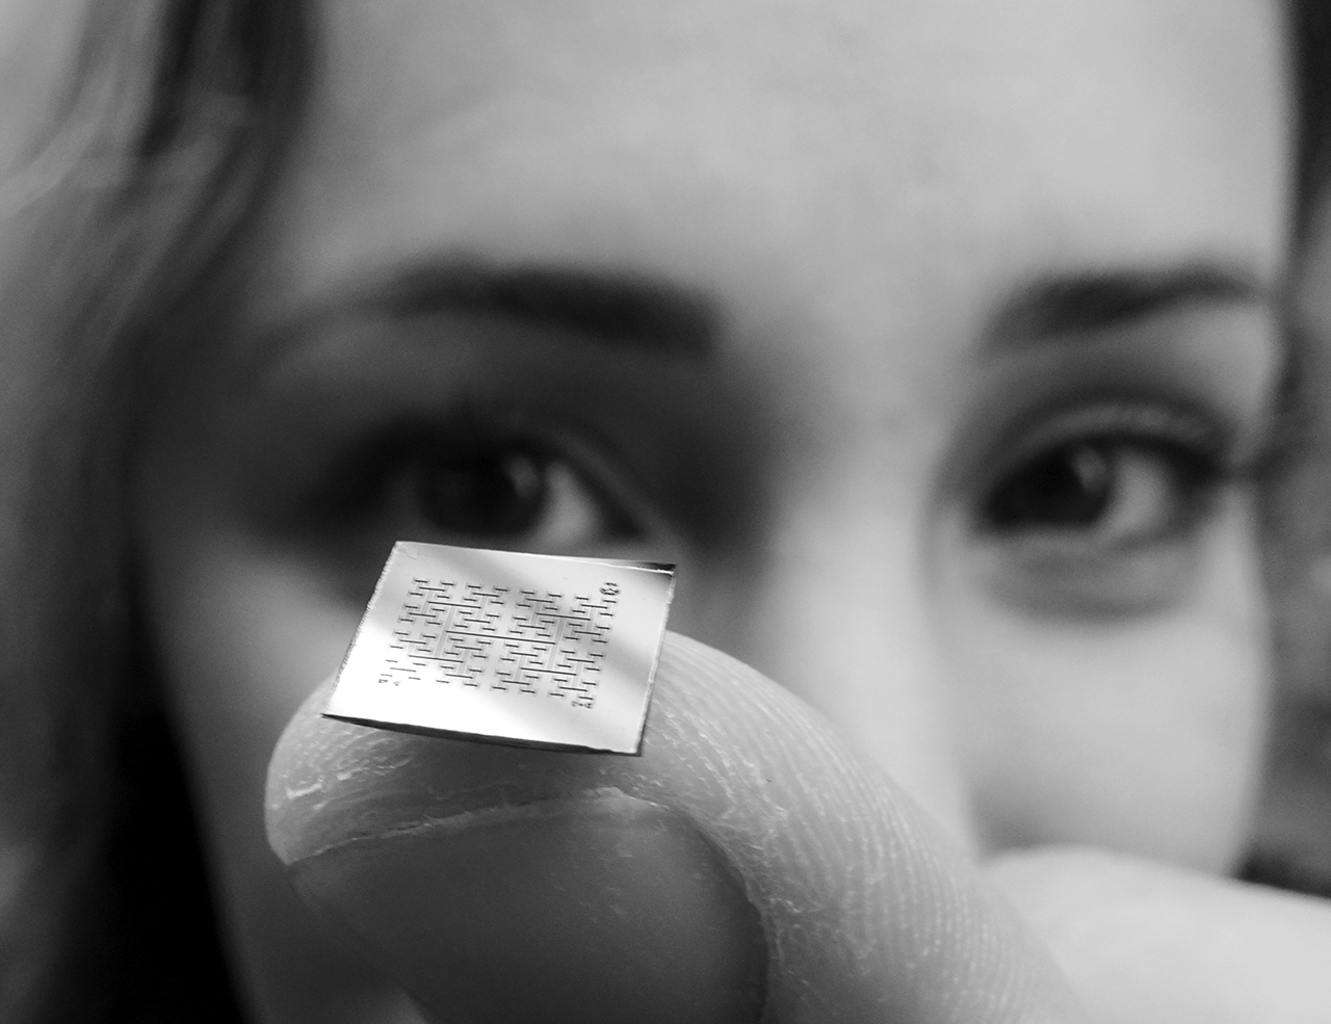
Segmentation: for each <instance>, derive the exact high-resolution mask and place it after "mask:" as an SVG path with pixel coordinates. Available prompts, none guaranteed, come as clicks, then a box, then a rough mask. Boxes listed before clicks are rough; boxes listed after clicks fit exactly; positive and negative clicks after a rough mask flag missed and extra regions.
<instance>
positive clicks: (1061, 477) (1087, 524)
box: [981, 438, 1210, 549]
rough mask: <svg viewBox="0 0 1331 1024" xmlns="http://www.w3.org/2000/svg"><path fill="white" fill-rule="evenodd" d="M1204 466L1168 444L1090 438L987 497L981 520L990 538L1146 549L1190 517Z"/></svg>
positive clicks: (1030, 466)
mask: <svg viewBox="0 0 1331 1024" xmlns="http://www.w3.org/2000/svg"><path fill="white" fill-rule="evenodd" d="M1209 476H1210V474H1209V472H1208V467H1207V466H1205V465H1204V464H1203V463H1202V461H1201V460H1200V459H1199V457H1198V456H1197V455H1196V454H1194V453H1190V452H1187V451H1183V450H1179V449H1177V448H1174V447H1172V446H1167V445H1162V444H1158V443H1157V444H1150V443H1146V442H1142V441H1139V440H1131V439H1126V440H1125V439H1113V438H1096V439H1089V440H1081V441H1075V442H1072V443H1069V444H1065V445H1061V446H1059V447H1056V448H1054V449H1052V450H1050V451H1046V452H1042V453H1040V454H1038V455H1036V456H1035V457H1033V458H1031V459H1030V460H1029V461H1027V462H1026V463H1024V464H1022V465H1020V466H1018V467H1017V468H1016V469H1014V470H1013V471H1011V472H1010V473H1009V474H1008V475H1007V476H1006V477H1005V478H1004V479H1002V480H1001V481H1000V482H999V483H998V485H997V486H996V487H995V488H994V489H993V490H992V491H991V493H990V494H989V496H988V498H987V500H986V501H985V503H984V505H983V509H982V512H981V522H982V524H983V527H984V528H985V529H986V530H987V531H989V532H991V533H994V534H1000V535H1006V536H1008V537H1020V536H1025V537H1027V538H1028V539H1032V540H1039V539H1044V540H1047V541H1050V542H1055V543H1064V544H1066V543H1069V542H1071V543H1081V544H1085V545H1087V546H1091V547H1094V548H1097V549H1112V548H1126V547H1129V546H1133V545H1140V544H1149V543H1151V542H1152V541H1153V540H1159V539H1162V538H1165V537H1168V536H1170V535H1171V534H1176V533H1178V532H1179V531H1180V530H1183V529H1186V528H1187V526H1188V525H1189V524H1190V523H1191V522H1192V521H1193V520H1194V519H1195V518H1196V514H1197V512H1198V511H1199V502H1200V501H1201V500H1202V499H1203V498H1204V496H1205V494H1206V493H1207V491H1208V482H1209Z"/></svg>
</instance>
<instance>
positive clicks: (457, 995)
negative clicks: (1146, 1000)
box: [269, 635, 1076, 1024]
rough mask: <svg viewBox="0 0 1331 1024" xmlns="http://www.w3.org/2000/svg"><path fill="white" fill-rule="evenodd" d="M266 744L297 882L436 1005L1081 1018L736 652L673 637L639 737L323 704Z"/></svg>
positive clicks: (969, 877)
mask: <svg viewBox="0 0 1331 1024" xmlns="http://www.w3.org/2000/svg"><path fill="white" fill-rule="evenodd" d="M319 706H320V698H319V697H318V696H316V697H315V698H314V699H313V700H312V701H311V702H309V703H308V704H307V705H306V707H305V708H304V709H303V710H302V712H301V713H300V714H298V715H297V717H296V718H295V719H294V720H293V722H292V724H291V726H290V727H289V729H288V731H287V733H286V735H285V736H284V737H283V739H282V741H281V742H280V743H279V745H278V749H277V752H276V754H275V756H274V760H273V765H272V769H271V772H270V783H269V831H270V837H271V840H272V843H273V846H274V848H275V850H276V851H277V852H278V854H279V856H281V858H282V859H283V860H284V861H285V862H286V863H287V864H288V865H290V871H291V875H292V878H293V879H294V881H295V884H296V886H297V887H298V889H299V890H300V891H301V892H302V893H303V894H304V895H305V897H306V898H307V899H308V900H309V901H310V902H311V903H312V904H313V905H315V906H316V907H317V908H318V909H319V910H320V912H321V913H323V914H324V915H326V916H327V917H329V918H330V919H332V920H334V921H336V922H338V923H339V925H340V926H342V927H345V928H346V929H347V930H349V931H350V932H351V933H352V934H354V935H355V936H356V937H357V938H358V940H359V942H360V944H361V946H362V948H364V949H365V950H366V952H367V955H369V956H370V957H372V958H373V959H375V960H376V961H377V962H378V963H379V964H380V965H381V966H383V967H384V968H385V969H387V970H388V971H389V972H390V973H391V974H393V975H394V976H395V977H396V978H397V979H398V980H399V981H400V982H401V983H402V984H403V985H404V986H405V987H406V988H407V990H408V991H409V992H411V993H412V994H413V996H415V997H416V998H417V999H418V1000H419V1001H420V1002H421V1003H422V1005H424V1006H426V1007H428V1008H429V1009H430V1010H431V1011H433V1012H434V1013H435V1014H437V1015H438V1016H439V1017H440V1019H446V1020H463V1021H467V1020H477V1021H481V1020H485V1021H493V1020H503V1021H529V1020H530V1021H537V1020H539V1021H560V1020H580V1021H585V1020H598V1021H618V1020H624V1021H630V1020H631V1021H657V1020H661V1021H665V1020H671V1021H678V1020H690V1021H708V1020H717V1021H721V1020H724V1021H739V1020H758V1019H760V1016H761V1019H764V1020H768V1021H777V1022H782V1024H795V1022H805V1021H810V1022H811V1021H819V1022H824V1021H829V1020H837V1021H848V1022H854V1021H875V1022H881V1021H885V1020H892V1021H902V1022H918V1024H935V1022H945V1021H946V1022H954V1021H955V1022H960V1021H967V1022H970V1021H986V1022H1004V1021H1017V1020H1021V1021H1045V1020H1048V1021H1055V1020H1057V1021H1063V1020H1073V1019H1076V1018H1075V1015H1074V1011H1073V1009H1072V1007H1071V1002H1070V1000H1069V998H1068V996H1067V994H1066V991H1065V989H1064V987H1063V985H1062V983H1061V981H1060V979H1058V978H1057V977H1056V975H1055V973H1054V971H1053V970H1052V969H1051V967H1050V965H1049V964H1048V963H1047V961H1046V960H1045V959H1044V958H1043V956H1042V954H1041V953H1040V952H1039V951H1038V950H1037V949H1036V948H1035V946H1034V944H1033V943H1032V942H1031V941H1030V940H1029V939H1028V937H1027V936H1026V935H1025V934H1024V933H1023V932H1022V931H1021V930H1020V929H1019V928H1018V927H1017V926H1016V925H1015V924H1014V918H1013V917H1012V915H1010V914H1008V913H1007V912H1006V911H1005V910H1004V908H1003V907H1002V906H1001V905H999V904H998V903H997V902H996V901H995V900H994V899H993V898H992V897H991V896H989V895H988V894H987V893H986V892H985V891H983V890H982V888H981V887H980V886H979V885H978V884H977V881H976V878H975V875H974V872H973V871H972V869H971V868H970V867H969V866H968V865H967V864H966V863H965V861H964V860H963V858H961V857H960V856H959V855H957V854H956V853H954V852H953V851H952V849H951V848H950V846H949V844H948V843H947V842H946V841H945V840H944V839H943V838H942V837H941V836H940V835H939V834H938V832H937V830H936V829H935V828H934V827H933V826H932V825H931V824H930V823H929V822H928V821H927V819H926V818H925V817H924V816H923V815H922V814H921V813H920V812H918V811H917V810H915V809H914V808H913V807H912V805H911V804H910V803H909V801H908V800H906V799H905V798H904V797H903V796H902V795H901V793H900V792H899V791H898V790H896V789H895V788H894V787H893V786H892V785H891V784H890V783H888V782H887V781H886V780H885V779H883V778H882V777H881V776H879V775H878V774H876V773H875V772H874V771H872V770H871V769H869V768H867V767H866V766H865V765H863V764H861V763H859V762H858V761H857V760H856V759H854V758H852V757H851V756H849V755H848V754H847V752H846V751H845V750H843V749H842V746H841V745H840V744H839V742H838V741H837V739H836V738H835V737H834V736H833V735H832V733H831V732H830V730H829V729H828V728H827V727H826V726H825V725H824V724H822V723H821V721H819V720H817V719H815V717H814V716H813V715H812V713H810V712H809V711H808V710H807V709H806V708H805V707H804V706H802V705H801V704H799V703H798V702H797V701H796V700H795V699H794V698H792V697H791V696H790V695H789V694H787V693H786V692H785V691H783V690H781V689H780V688H779V687H777V686H775V685H774V684H772V683H771V682H769V681H768V680H766V679H764V678H763V677H761V676H759V675H758V674H757V673H755V672H753V671H752V670H751V669H749V668H747V667H746V666H744V665H742V664H740V663H738V662H736V661H734V660H732V659H730V658H728V657H726V656H724V655H721V654H719V653H718V652H716V651H713V650H710V649H708V648H706V647H703V646H701V645H700V644H697V643H694V642H692V641H689V640H686V639H684V638H682V637H678V636H673V635H672V636H669V637H668V638H667V641H666V644H665V646H664V648H663V651H662V655H661V661H660V667H659V670H658V673H657V680H656V689H655V693H654V696H653V704H652V709H651V714H650V717H649V719H648V724H647V730H646V733H645V737H644V743H643V750H642V754H641V756H638V757H622V756H613V755H595V754H586V753H568V752H555V751H542V750H530V749H516V748H512V747H504V746H498V745H491V744H481V743H475V742H467V741H459V740H447V739H438V738H426V737H414V736H407V735H402V734H398V733H390V732H384V731H377V730H371V729H365V728H361V727H357V726H352V725H347V724H342V723H337V722H331V721H327V720H323V719H321V718H319V717H318V708H319Z"/></svg>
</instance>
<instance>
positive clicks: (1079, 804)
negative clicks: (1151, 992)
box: [948, 530, 1269, 871]
mask: <svg viewBox="0 0 1331 1024" xmlns="http://www.w3.org/2000/svg"><path fill="white" fill-rule="evenodd" d="M1212 540H1213V542H1214V548H1213V550H1215V551H1217V552H1222V554H1219V555H1217V556H1216V557H1214V558H1213V559H1212V560H1211V561H1210V567H1209V569H1208V571H1207V572H1206V573H1205V574H1204V575H1203V576H1202V577H1201V578H1199V579H1198V580H1197V581H1196V586H1195V587H1194V588H1192V589H1191V590H1190V591H1189V596H1187V597H1186V598H1185V599H1184V600H1182V601H1180V602H1179V603H1178V604H1176V605H1174V606H1172V607H1170V608H1168V609H1164V610H1161V611H1160V612H1158V613H1156V614H1151V615H1149V616H1142V617H1130V618H1126V619H1119V620H1115V621H1112V622H1099V621H1092V622H1086V621H1082V622H1076V621H1056V620H1055V621H1051V620H1048V619H1040V618H1038V617H1035V616H1031V615H1021V614H1015V613H1013V612H1012V611H1011V610H1009V609H1000V608H996V607H995V606H993V605H992V604H986V603H984V602H983V599H974V600H971V601H968V602H960V603H959V604H958V607H957V608H956V609H955V610H954V611H953V612H952V614H950V615H949V616H948V620H949V625H950V626H951V627H953V628H960V629H964V630H965V640H964V642H961V641H959V642H958V643H957V644H956V645H954V648H953V649H954V650H959V651H963V652H964V653H963V654H962V655H960V656H959V657H957V658H956V659H955V660H954V661H953V663H952V672H953V673H954V678H955V679H956V680H957V681H958V686H957V689H956V691H955V692H956V693H957V694H958V701H959V706H958V709H957V713H958V717H959V719H960V720H961V722H962V723H963V725H962V729H961V733H962V736H963V740H964V744H965V757H966V760H967V762H968V774H969V776H970V777H971V779H972V780H973V786H972V790H973V793H974V798H975V805H976V808H977V815H978V817H979V818H980V820H981V822H982V827H983V828H984V829H985V830H986V831H987V834H988V837H989V842H990V845H991V846H992V847H994V848H1000V849H1001V848H1005V847H1012V846H1025V845H1032V844H1038V843H1048V842H1063V843H1086V844H1095V845H1105V846H1110V847H1112V848H1116V849H1122V850H1127V851H1129V852H1136V853H1140V854H1143V855H1146V856H1152V857H1159V858H1163V859H1166V860H1169V861H1173V862H1176V863H1183V864H1188V865H1191V866H1195V867H1198V868H1201V869H1204V870H1213V871H1226V870H1230V869H1232V868H1233V867H1234V866H1235V862H1236V861H1237V859H1238V858H1239V857H1241V856H1242V854H1243V852H1244V850H1243V846H1244V843H1245V841H1246V839H1247V837H1248V834H1249V831H1250V827H1251V813H1252V803H1253V800H1254V797H1255V790H1256V786H1257V783H1258V780H1259V778H1260V773H1261V765H1262V757H1263V746H1264V740H1265V734H1266V730H1267V725H1266V723H1267V717H1268V715H1267V710H1268V709H1267V704H1268V699H1269V694H1268V674H1269V667H1268V660H1267V657H1268V656H1267V632H1266V625H1265V600H1264V598H1263V595H1262V591H1261V584H1260V578H1259V575H1258V572H1257V570H1256V559H1255V558H1254V557H1252V552H1251V549H1250V546H1249V545H1247V544H1245V543H1244V541H1243V538H1242V536H1241V535H1240V534H1239V533H1238V531H1237V530H1236V531H1235V534H1234V535H1231V536H1229V537H1223V536H1222V537H1216V538H1212Z"/></svg>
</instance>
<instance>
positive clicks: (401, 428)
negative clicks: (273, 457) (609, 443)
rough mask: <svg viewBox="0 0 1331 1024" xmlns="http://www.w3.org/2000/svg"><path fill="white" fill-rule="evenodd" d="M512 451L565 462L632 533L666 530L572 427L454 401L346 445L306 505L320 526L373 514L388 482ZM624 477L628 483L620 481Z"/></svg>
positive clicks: (640, 494) (615, 467)
mask: <svg viewBox="0 0 1331 1024" xmlns="http://www.w3.org/2000/svg"><path fill="white" fill-rule="evenodd" d="M504 446H514V447H522V448H525V449H526V450H528V451H529V452H531V453H533V454H537V455H539V456H541V457H543V458H548V459H551V460H557V461H563V462H566V463H568V464H569V465H570V466H571V467H572V470H573V472H574V473H575V474H576V475H577V476H578V478H579V479H580V480H581V482H582V483H583V485H584V486H586V487H587V488H588V489H589V490H590V491H591V493H592V496H593V497H594V498H595V499H596V500H598V501H601V502H603V503H604V504H605V505H606V507H607V509H608V514H609V515H610V517H611V518H612V519H614V520H616V521H620V520H622V521H626V522H631V523H633V524H634V526H635V530H636V531H637V532H645V531H659V530H664V529H666V528H667V527H666V526H665V524H663V523H661V522H659V521H658V520H659V518H660V517H659V516H657V515H653V514H652V511H651V504H650V502H649V501H648V500H647V498H645V497H644V491H643V489H642V488H641V487H639V486H638V484H637V481H636V480H635V479H634V478H633V476H632V475H631V474H628V473H627V472H626V470H625V469H624V466H623V463H624V460H623V459H621V458H619V457H617V453H615V452H613V451H611V452H605V451H603V450H601V448H602V446H598V445H597V444H595V443H594V442H592V441H590V440H589V439H588V438H587V437H585V436H584V433H583V432H582V431H579V430H578V429H577V428H576V426H575V425H570V424H568V423H553V422H549V421H548V420H546V419H545V418H543V417H541V418H538V417H531V416H526V415H523V414H522V413H521V412H519V411H516V410H514V409H513V408H512V407H511V406H505V407H504V408H502V409H498V408H496V409H491V408H489V407H488V406H485V405H483V404H478V403H475V402H458V403H456V405H455V407H454V408H452V409H450V410H447V411H444V412H441V413H440V414H439V416H437V417H429V416H419V415H410V416H405V417H398V418H394V419H391V420H388V421H386V422H384V423H381V424H379V425H377V426H371V427H367V428H365V429H364V431H363V433H362V434H361V435H360V436H359V437H358V438H356V439H355V440H352V441H350V442H348V443H347V444H346V445H344V446H343V447H342V448H341V449H340V450H339V451H338V452H337V454H336V455H335V456H334V457H333V458H332V459H331V460H330V461H329V463H328V464H327V465H326V466H325V467H323V468H322V469H321V470H320V471H319V473H318V475H317V478H316V484H315V487H314V492H313V494H312V496H311V504H312V505H313V506H314V507H316V508H318V509H320V510H321V511H322V513H323V517H324V520H325V522H335V521H345V520H354V519H357V518H360V517H364V516H367V515H371V514H373V512H374V511H375V507H374V506H375V505H376V503H377V502H379V501H382V500H384V499H385V498H386V497H387V494H386V492H387V490H388V489H389V487H390V485H391V483H392V481H393V478H394V477H395V476H398V475H401V474H405V473H410V472H411V471H413V469H415V468H417V467H419V466H421V465H422V464H428V462H429V461H430V459H431V458H432V457H437V458H442V459H446V458H448V457H449V456H450V455H451V454H456V455H467V454H472V453H474V452H475V451H476V450H478V449H481V448H494V447H504ZM626 476H627V477H628V479H627V480H626V479H625V477H626Z"/></svg>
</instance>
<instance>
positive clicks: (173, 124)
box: [0, 0, 309, 1024]
mask: <svg viewBox="0 0 1331 1024" xmlns="http://www.w3.org/2000/svg"><path fill="white" fill-rule="evenodd" d="M86 17H87V19H88V20H87V23H86V24H85V25H84V26H83V34H82V49H81V52H80V53H79V54H78V59H77V62H76V68H75V69H74V74H73V78H72V79H71V81H70V82H69V86H68V90H67V92H66V94H65V96H64V99H63V102H62V105H61V109H60V111H59V112H58V116H57V117H55V118H53V119H52V130H51V133H50V135H49V136H48V137H47V138H46V139H45V140H44V145H43V147H42V148H41V149H40V150H39V151H38V152H36V153H34V154H33V155H32V157H31V159H30V161H29V163H28V170H29V172H30V173H31V174H35V175H38V176H39V177H40V179H41V180H40V193H39V194H38V195H37V196H36V197H35V198H34V199H33V201H32V202H31V203H29V205H28V208H26V209H24V210H23V211H21V215H19V216H16V217H15V218H14V223H13V224H10V225H7V229H12V230H17V229H20V228H21V229H23V230H25V231H26V232H27V233H28V234H29V235H30V241H31V244H30V246H29V249H30V250H31V254H30V258H31V262H30V264H28V265H26V266H23V267H21V268H19V272H18V274H16V275H15V278H14V280H13V281H11V282H7V284H8V285H10V286H11V287H12V288H13V290H12V291H10V292H7V293H6V294H4V295H3V296H0V300H3V301H4V303H5V308H6V311H7V313H8V312H9V311H10V310H15V311H23V312H26V313H27V314H28V315H27V316H19V317H17V318H11V327H12V324H13V323H14V322H15V321H17V322H18V323H19V324H21V325H22V326H24V327H27V328H28V330H27V332H26V334H25V335H22V336H16V335H15V332H14V331H12V330H11V332H10V333H9V334H8V335H7V336H6V345H7V346H9V354H10V355H13V356H14V357H15V358H16V360H17V362H18V363H19V364H20V365H21V368H23V369H24V371H25V375H24V377H23V378H22V382H21V385H20V387H21V391H20V392H19V393H18V394H17V395H16V399H18V400H21V401H22V402H23V403H24V406H25V408H24V409H23V410H21V411H22V412H23V413H25V414H30V415H31V417H32V418H31V419H29V420H27V421H26V422H23V423H14V424H12V425H10V424H7V426H12V427H13V428H21V429H8V430H6V443H5V447H4V449H3V450H0V460H3V461H2V462H0V465H2V466H3V472H4V479H5V485H6V493H5V495H4V503H3V507H2V508H0V515H3V516H4V517H6V518H5V529H6V533H5V535H4V539H3V543H2V546H0V566H2V569H0V571H2V572H3V577H2V578H3V579H4V580H5V582H6V584H7V585H8V586H9V587H10V590H9V592H8V593H7V594H6V595H5V598H4V601H5V605H4V608H5V611H4V618H3V624H2V625H0V700H2V701H3V705H0V756H2V757H3V762H0V823H3V824H4V826H5V830H6V831H5V832H0V853H3V855H4V859H3V862H2V864H3V873H2V874H0V1019H3V1020H6V1021H11V1022H16V1024H17V1022H20V1021H45V1020H50V1021H57V1020H74V1019H77V1020H97V1019H106V1020H119V1019H134V1020H139V1019H143V1020H148V1019H153V1020H156V1019H162V1020H172V1019H182V1020H204V1021H207V1020H214V1019H216V1020H223V1019H235V1017H236V1016H237V1015H236V1014H235V1012H234V1004H233V1003H232V1002H231V1000H230V996H229V994H228V990H227V987H226V982H225V980H224V977H223V973H222V969H221V967H220V963H221V958H220V957H219V956H218V954H217V941H218V940H217V938H216V930H215V929H213V928H211V927H210V923H211V919H210V916H209V913H208V910H207V907H208V904H207V900H206V897H205V896H204V895H203V888H202V883H201V878H202V874H201V870H200V868H199V866H198V865H199V863H200V858H199V855H198V850H197V847H196V844H194V842H193V826H192V824H191V821H190V817H189V810H188V807H189V801H188V799H187V797H186V795H185V793H184V791H183V787H182V784H181V782H180V778H181V773H180V772H179V770H178V767H177V765H176V761H175V757H174V752H173V750H172V747H171V742H170V738H169V733H168V732H167V731H166V730H165V729H164V728H162V727H161V723H160V722H159V721H158V720H157V715H158V714H159V712H158V711H157V703H158V702H157V701H156V700H155V699H154V695H153V694H151V693H147V694H145V693H144V692H142V690H143V687H144V686H150V683H149V682H148V680H150V679H151V673H150V672H147V671H145V666H144V665H143V664H142V661H141V658H140V655H139V648H138V645H136V644H135V642H134V635H135V623H134V618H133V609H132V602H131V600H130V598H129V596H128V594H129V589H130V588H129V586H128V582H127V581H128V580H129V579H130V560H129V558H128V557H127V555H128V552H127V550H126V544H127V537H128V532H129V531H128V530H127V529H126V528H125V527H126V524H127V515H126V493H125V492H126V490H127V487H126V484H127V479H128V476H127V473H126V472H125V470H126V461H125V460H126V455H127V452H128V451H129V448H130V443H131V439H132V434H133V431H134V429H135V415H134V412H135V410H136V409H137V408H138V407H140V405H141V404H142V402H141V400H142V396H143V394H144V390H145V388H146V387H149V386H150V385H151V379H150V370H151V368H152V367H153V366H155V365H160V364H162V363H164V362H166V361H169V359H170V358H171V353H170V351H169V350H170V349H171V348H172V347H176V348H181V347H184V346H187V345H189V344H191V339H190V338H187V337H185V336H182V335H175V336H172V334H171V331H170V330H166V329H163V325H164V324H173V325H178V324H179V322H180V321H179V320H178V318H176V317H175V316H174V314H173V311H176V310H183V309H186V308H188V307H189V306H190V305H191V304H192V303H193V302H194V301H195V299H196V297H197V296H198V295H199V292H200V288H201V286H202V285H203V284H205V283H206V282H208V281H210V280H211V279H212V278H213V277H215V275H216V274H217V273H218V272H219V271H220V269H221V262H222V261H223V260H225V258H226V254H227V253H228V251H229V250H230V249H232V248H233V246H232V242H233V240H234V239H235V238H236V236H237V234H238V233H239V232H241V231H243V230H244V227H245V225H246V223H247V219H248V217H249V214H250V212H251V211H252V209H253V208H254V206H255V204H256V201H257V199H258V198H259V197H260V196H261V194H262V193H263V190H264V185H265V182H266V180H267V179H268V177H269V176H270V174H271V173H272V171H273V169H274V166H275V164H276V163H277V161H278V160H279V159H280V155H281V152H282V149H283V142H284V140H285V139H286V138H288V137H289V134H290V127H291V123H292V119H293V117H295V116H296V114H297V111H298V109H299V98H300V95H299V94H300V89H301V85H302V83H303V81H304V79H305V77H306V75H307V73H308V66H307V65H308V53H309V46H308V29H307V25H306V21H305V11H304V7H303V5H302V4H301V3H299V2H298V0H276V2H274V0H140V2H132V3H131V2H124V3H122V2H119V0H117V2H115V3H102V4H91V3H90V4H88V5H87V10H86ZM20 334H22V332H20ZM13 415H14V416H15V418H16V420H17V418H18V415H19V412H17V411H14V412H13ZM57 627H58V629H59V634H60V635H59V636H56V637H53V636H52V632H53V629H55V628H57ZM11 836H12V837H13V839H12V840H11V839H9V837H11ZM6 840H9V841H8V845H7V847H6V845H5V843H6ZM57 972H58V973H57Z"/></svg>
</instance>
